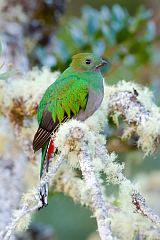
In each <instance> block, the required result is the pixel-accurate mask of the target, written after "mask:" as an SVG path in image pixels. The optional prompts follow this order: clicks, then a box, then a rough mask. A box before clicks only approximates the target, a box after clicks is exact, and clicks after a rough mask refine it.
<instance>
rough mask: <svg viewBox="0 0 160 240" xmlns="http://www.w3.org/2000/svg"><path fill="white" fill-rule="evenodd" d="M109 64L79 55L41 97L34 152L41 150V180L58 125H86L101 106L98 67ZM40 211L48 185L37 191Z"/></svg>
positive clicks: (102, 90)
mask: <svg viewBox="0 0 160 240" xmlns="http://www.w3.org/2000/svg"><path fill="white" fill-rule="evenodd" d="M107 63H108V61H107V60H104V59H102V58H101V57H100V56H97V55H95V54H94V53H78V54H76V55H74V56H73V57H72V61H71V64H70V66H69V67H68V68H67V69H66V70H64V72H63V73H62V74H61V75H60V76H59V77H58V78H57V79H56V81H55V82H53V83H52V84H51V85H50V86H49V87H48V88H47V90H46V91H45V93H44V95H43V96H42V98H41V100H40V103H39V106H38V110H37V120H38V124H39V127H38V129H37V131H36V133H35V135H34V139H33V150H34V152H36V151H38V150H39V149H42V157H41V167H40V179H41V178H44V177H45V176H46V175H47V172H48V168H49V162H50V158H51V155H52V154H53V153H54V152H55V149H54V137H55V132H56V131H57V129H58V127H59V126H60V124H62V123H64V122H65V121H66V120H69V119H71V118H73V119H76V120H79V121H85V120H86V119H87V118H89V117H90V116H91V115H92V114H93V113H94V112H95V111H96V110H97V109H98V108H99V106H100V105H101V102H102V100H103V96H104V86H103V76H102V73H101V67H102V66H104V65H106V64H107ZM39 194H40V200H41V203H42V205H41V207H40V208H43V207H45V206H47V205H48V183H45V184H44V185H43V186H42V187H40V193H39Z"/></svg>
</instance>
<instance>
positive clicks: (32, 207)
mask: <svg viewBox="0 0 160 240" xmlns="http://www.w3.org/2000/svg"><path fill="white" fill-rule="evenodd" d="M63 161H64V156H63V155H62V154H60V156H59V157H58V159H57V160H56V161H55V159H54V161H53V164H51V166H50V168H49V172H48V174H47V175H46V177H45V178H43V179H42V180H41V181H40V184H39V185H38V186H37V187H36V189H33V190H32V192H31V193H28V194H26V195H24V196H23V199H22V202H23V203H22V206H21V208H20V209H19V210H18V211H17V212H16V214H15V216H13V218H12V220H11V223H10V224H9V225H8V226H7V227H6V229H5V230H4V231H1V232H0V237H1V238H3V240H8V239H10V237H11V236H12V234H13V233H14V231H15V229H16V228H21V226H19V225H20V224H21V223H20V221H21V219H22V218H23V217H25V216H26V215H28V214H31V213H33V212H34V211H36V210H37V209H39V208H40V207H41V206H42V202H41V201H40V197H39V190H40V188H41V186H43V185H44V184H45V183H48V182H49V180H50V179H53V178H54V177H55V175H56V173H57V171H58V169H59V168H60V166H61V165H62V163H63ZM28 220H30V218H29V219H27V222H26V223H25V226H22V227H23V228H26V227H28ZM22 225H23V224H22ZM20 230H21V231H22V229H20Z"/></svg>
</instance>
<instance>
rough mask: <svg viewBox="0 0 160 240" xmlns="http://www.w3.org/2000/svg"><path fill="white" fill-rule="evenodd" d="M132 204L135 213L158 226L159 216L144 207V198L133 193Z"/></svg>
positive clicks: (159, 222) (159, 223)
mask: <svg viewBox="0 0 160 240" xmlns="http://www.w3.org/2000/svg"><path fill="white" fill-rule="evenodd" d="M132 203H133V204H134V206H135V207H136V210H137V212H139V213H141V214H142V215H143V216H145V217H147V218H148V219H150V220H151V221H152V222H153V223H154V224H155V225H157V226H160V216H158V215H157V214H156V213H154V211H153V210H152V209H151V208H150V207H148V206H147V205H146V200H145V198H144V197H143V196H142V195H141V194H140V193H139V192H137V191H133V193H132Z"/></svg>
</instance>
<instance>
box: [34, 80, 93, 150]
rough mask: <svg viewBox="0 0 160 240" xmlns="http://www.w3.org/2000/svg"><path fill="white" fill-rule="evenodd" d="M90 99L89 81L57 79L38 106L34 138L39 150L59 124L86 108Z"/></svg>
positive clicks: (35, 146) (36, 147) (35, 145)
mask: <svg viewBox="0 0 160 240" xmlns="http://www.w3.org/2000/svg"><path fill="white" fill-rule="evenodd" d="M87 99H88V84H87V81H85V80H83V79H80V78H78V77H73V78H65V79H63V80H62V81H56V82H55V83H53V84H52V85H51V86H50V87H49V88H48V89H47V90H46V92H45V94H44V96H43V98H42V100H41V102H40V104H39V108H38V116H37V117H38V122H39V128H38V130H37V132H36V134H35V136H34V139H33V149H34V151H38V150H39V149H40V148H42V147H43V146H44V144H46V143H47V142H48V141H49V139H50V136H51V133H52V132H53V131H54V129H56V127H57V125H58V124H59V123H61V122H63V121H64V120H65V119H66V118H67V117H69V118H71V117H72V116H73V115H74V116H76V115H77V114H78V113H79V111H80V109H85V107H86V104H87Z"/></svg>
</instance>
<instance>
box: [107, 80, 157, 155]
mask: <svg viewBox="0 0 160 240" xmlns="http://www.w3.org/2000/svg"><path fill="white" fill-rule="evenodd" d="M105 96H106V100H105V104H106V103H107V101H108V114H109V115H110V116H112V117H113V120H114V121H115V123H116V124H118V117H119V116H122V117H123V119H124V121H125V122H126V123H127V125H128V127H126V128H125V129H124V134H123V138H129V137H131V135H132V134H136V135H138V137H139V139H138V142H137V145H138V147H141V148H142V150H143V151H144V152H145V154H149V153H153V152H154V151H155V149H156V148H157V146H158V143H159V137H160V124H159V122H160V112H159V108H158V107H157V106H156V105H155V103H154V98H153V95H152V93H151V92H150V91H149V89H148V88H145V87H142V86H140V85H138V84H135V83H133V82H125V81H121V82H119V83H118V84H117V85H116V86H112V87H108V89H107V87H106V91H105Z"/></svg>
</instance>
